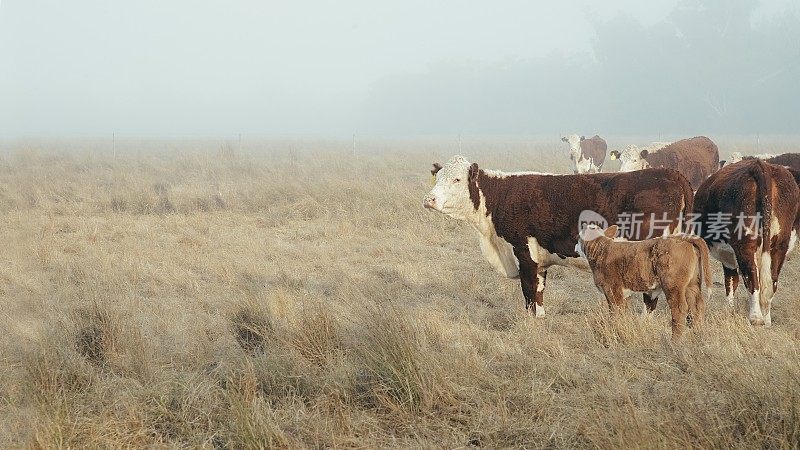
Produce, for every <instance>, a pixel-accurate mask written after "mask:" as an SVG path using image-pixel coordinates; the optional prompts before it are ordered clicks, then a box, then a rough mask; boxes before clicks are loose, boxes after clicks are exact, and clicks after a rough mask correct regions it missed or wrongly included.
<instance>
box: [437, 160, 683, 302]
mask: <svg viewBox="0 0 800 450" xmlns="http://www.w3.org/2000/svg"><path fill="white" fill-rule="evenodd" d="M431 172H432V173H433V174H434V175H435V177H436V184H435V185H434V187H433V189H431V191H430V192H429V193H428V194H427V195H425V198H424V199H423V206H424V207H425V208H428V209H432V210H435V211H439V212H441V213H443V214H446V215H448V216H450V217H453V218H455V219H460V220H465V221H467V222H468V223H469V224H470V225H472V226H473V228H475V230H477V231H478V236H479V238H480V248H481V251H482V253H483V255H484V257H485V258H486V259H487V260H488V261H489V263H490V264H491V265H492V266H493V267H494V268H495V269H497V270H498V271H499V272H500V273H501V274H503V275H505V276H507V277H509V278H517V277H519V278H520V283H521V284H522V293H523V295H524V297H525V307H526V308H527V309H530V310H532V311H533V312H535V313H536V315H537V316H539V317H541V316H544V307H543V295H544V294H543V293H544V290H545V283H546V280H547V268H548V267H550V266H552V265H574V266H577V267H579V268H582V269H584V270H588V266H587V264H586V262H585V261H584V260H581V259H580V258H579V255H578V254H577V253H576V252H575V244H576V243H577V238H578V227H579V221H580V220H581V219H582V214H584V213H585V212H586V211H594V212H595V213H596V214H599V215H600V216H602V218H605V219H606V220H608V221H611V222H612V223H613V222H614V221H618V220H619V218H620V217H627V215H628V214H631V215H634V214H637V215H638V217H639V218H640V223H639V225H640V227H639V228H638V229H637V230H636V232H635V233H631V235H630V236H629V237H630V238H632V239H637V240H638V239H644V238H647V237H651V236H652V234H654V233H655V234H658V235H665V234H670V233H673V232H675V231H676V230H677V231H680V223H681V220H680V218H681V216H682V215H683V214H684V212H687V213H688V211H691V210H692V201H693V197H692V189H691V186H689V182H688V181H686V178H684V177H683V175H681V174H680V173H678V172H677V171H674V170H672V169H649V170H644V171H639V172H633V173H599V174H584V175H546V174H538V173H524V172H519V173H504V172H501V171H497V170H484V169H481V168H479V167H478V165H477V164H475V163H472V164H470V162H469V161H467V160H466V158H464V157H463V156H455V157H453V158H452V159H450V161H448V162H447V163H446V164H445V165H444V166H443V167H442V166H440V165H439V164H434V169H433V170H432V171H431ZM584 217H585V216H584ZM653 219H656V221H658V223H656V222H654V221H653ZM645 303H646V304H647V305H648V309H650V310H652V308H651V305H654V304H653V303H652V300H651V299H649V298H647V297H646V298H645Z"/></svg>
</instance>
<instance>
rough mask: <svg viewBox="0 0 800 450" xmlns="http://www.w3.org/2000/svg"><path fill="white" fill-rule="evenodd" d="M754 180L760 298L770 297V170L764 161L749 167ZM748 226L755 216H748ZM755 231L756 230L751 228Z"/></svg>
mask: <svg viewBox="0 0 800 450" xmlns="http://www.w3.org/2000/svg"><path fill="white" fill-rule="evenodd" d="M750 175H751V176H752V177H753V180H754V181H755V182H756V213H759V212H760V213H761V230H760V231H761V248H760V249H759V250H760V251H758V252H757V254H756V255H755V257H756V264H757V265H758V278H759V281H760V283H759V286H758V287H760V293H761V298H771V297H772V257H771V252H770V249H771V247H772V235H771V234H772V172H770V170H769V165H768V164H767V163H765V162H764V161H760V160H756V161H755V162H754V164H753V165H752V167H751V169H750ZM750 220H751V223H750V226H753V227H754V225H755V223H754V222H753V221H755V218H750ZM753 231H754V232H756V230H753Z"/></svg>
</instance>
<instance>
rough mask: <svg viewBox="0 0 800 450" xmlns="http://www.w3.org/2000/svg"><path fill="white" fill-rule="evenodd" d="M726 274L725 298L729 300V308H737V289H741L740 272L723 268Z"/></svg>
mask: <svg viewBox="0 0 800 450" xmlns="http://www.w3.org/2000/svg"><path fill="white" fill-rule="evenodd" d="M722 271H723V272H724V273H725V297H726V298H727V299H728V306H729V307H731V308H733V307H735V306H736V288H737V287H739V271H738V270H736V269H729V268H727V267H725V266H722Z"/></svg>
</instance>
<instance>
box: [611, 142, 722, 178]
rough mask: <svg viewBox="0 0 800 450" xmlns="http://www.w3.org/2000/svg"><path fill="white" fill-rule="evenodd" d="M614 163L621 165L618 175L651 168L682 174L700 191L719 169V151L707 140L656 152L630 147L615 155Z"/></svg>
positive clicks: (665, 148) (679, 143)
mask: <svg viewBox="0 0 800 450" xmlns="http://www.w3.org/2000/svg"><path fill="white" fill-rule="evenodd" d="M611 159H619V160H620V161H621V162H622V165H621V166H620V169H619V171H620V172H631V171H634V170H641V169H645V168H648V167H666V168H670V169H675V170H677V171H678V172H680V173H682V174H683V175H684V176H685V177H686V178H687V179H688V180H689V183H691V184H692V189H697V188H698V187H699V186H700V183H702V182H703V181H704V180H705V179H706V178H708V176H709V175H711V174H712V173H714V172H716V171H717V169H718V168H719V149H718V148H717V145H716V144H714V142H712V141H711V139H709V138H707V137H705V136H698V137H693V138H691V139H682V140H680V141H677V142H673V143H671V144H668V145H666V146H665V147H663V148H660V149H658V150H657V151H649V150H647V149H639V148H638V147H636V146H635V145H631V146H629V147H628V148H627V149H625V150H623V151H622V152H619V151H616V150H614V151H612V152H611Z"/></svg>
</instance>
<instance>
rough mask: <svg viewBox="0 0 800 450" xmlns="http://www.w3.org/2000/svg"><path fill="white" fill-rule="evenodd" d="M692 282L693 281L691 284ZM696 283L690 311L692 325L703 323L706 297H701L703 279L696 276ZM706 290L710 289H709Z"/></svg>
mask: <svg viewBox="0 0 800 450" xmlns="http://www.w3.org/2000/svg"><path fill="white" fill-rule="evenodd" d="M698 264H699V262H698ZM694 282H695V281H693V283H694ZM696 283H697V289H695V290H694V291H695V292H693V295H694V302H693V307H692V310H691V315H692V325H694V324H702V323H703V322H704V321H705V315H706V297H705V295H703V277H702V276H698V278H697V281H696ZM707 289H711V288H710V287H709V288H707Z"/></svg>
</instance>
